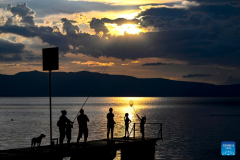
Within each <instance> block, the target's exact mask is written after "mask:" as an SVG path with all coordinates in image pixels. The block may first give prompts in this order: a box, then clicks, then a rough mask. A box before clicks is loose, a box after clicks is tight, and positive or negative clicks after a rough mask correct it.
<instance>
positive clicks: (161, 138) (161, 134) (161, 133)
mask: <svg viewBox="0 0 240 160" xmlns="http://www.w3.org/2000/svg"><path fill="white" fill-rule="evenodd" d="M160 126H161V139H162V123H161V124H160Z"/></svg>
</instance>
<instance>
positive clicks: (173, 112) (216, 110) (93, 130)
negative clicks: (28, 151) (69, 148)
mask: <svg viewBox="0 0 240 160" xmlns="http://www.w3.org/2000/svg"><path fill="white" fill-rule="evenodd" d="M85 99H86V98H84V97H61V98H60V97H53V98H52V103H53V106H52V119H53V138H57V137H59V133H58V127H57V126H56V124H57V121H58V119H59V116H60V115H61V110H64V109H65V110H67V117H68V118H69V119H71V120H73V119H74V118H75V116H76V114H77V112H78V111H79V109H80V108H81V106H82V104H83V102H84V101H85ZM130 100H133V101H134V108H135V110H136V112H137V113H138V114H139V115H140V116H144V115H146V117H147V123H150V122H157V123H158V122H159V123H163V141H158V142H157V146H156V154H155V158H156V159H162V160H165V159H179V160H182V159H187V160H188V159H194V160H195V159H240V156H239V155H240V150H239V149H238V148H240V147H238V145H240V106H239V105H240V98H161V97H156V98H148V97H144V98H142V97H132V98H126V97H115V98H112V97H103V98H97V97H90V98H89V100H88V102H87V103H86V105H85V106H84V110H85V114H87V115H88V117H89V119H90V122H89V125H88V128H89V138H88V140H95V139H102V138H106V122H107V121H106V114H107V113H108V110H109V108H110V107H112V108H113V113H114V114H115V121H116V122H117V124H118V125H116V127H115V133H114V136H115V137H123V136H124V127H123V125H124V121H123V120H124V114H125V113H129V115H130V116H129V117H130V119H131V120H132V121H133V122H139V120H138V119H137V117H136V115H135V114H134V110H133V108H131V107H130V106H129V101H130ZM11 119H13V120H14V121H11ZM130 128H131V126H130ZM137 129H138V131H137V136H139V137H140V133H139V128H137ZM158 131H159V126H151V125H146V137H157V133H158ZM40 134H45V135H46V138H45V139H43V141H42V145H44V144H49V99H48V98H47V97H36V98H34V97H33V98H32V97H31V98H29V97H28V98H24V97H17V98H13V97H12V98H0V149H1V150H4V149H11V148H19V147H30V142H31V139H32V138H33V137H37V136H39V135H40ZM77 134H78V124H77V123H74V128H73V131H72V142H75V141H76V139H77ZM81 141H82V139H81ZM222 141H235V142H236V148H237V150H236V156H234V157H223V156H221V142H222ZM65 142H66V140H65ZM115 159H120V154H119V153H118V156H117V157H116V158H115Z"/></svg>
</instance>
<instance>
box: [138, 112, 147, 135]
mask: <svg viewBox="0 0 240 160" xmlns="http://www.w3.org/2000/svg"><path fill="white" fill-rule="evenodd" d="M136 115H137V117H138V119H139V120H140V121H141V122H140V131H141V133H142V139H143V140H144V138H145V137H144V136H145V134H144V131H145V128H144V125H145V122H146V120H147V119H146V116H144V117H142V119H141V118H140V117H139V116H138V114H136Z"/></svg>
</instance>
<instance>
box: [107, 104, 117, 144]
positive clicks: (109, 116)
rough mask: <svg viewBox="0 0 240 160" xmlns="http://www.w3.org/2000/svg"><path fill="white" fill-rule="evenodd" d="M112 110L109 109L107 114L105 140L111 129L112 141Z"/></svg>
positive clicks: (113, 122)
mask: <svg viewBox="0 0 240 160" xmlns="http://www.w3.org/2000/svg"><path fill="white" fill-rule="evenodd" d="M112 112H113V109H112V108H109V113H108V114H107V139H108V140H109V132H110V129H111V140H113V130H114V124H116V123H115V121H114V119H113V118H114V114H113V113H112Z"/></svg>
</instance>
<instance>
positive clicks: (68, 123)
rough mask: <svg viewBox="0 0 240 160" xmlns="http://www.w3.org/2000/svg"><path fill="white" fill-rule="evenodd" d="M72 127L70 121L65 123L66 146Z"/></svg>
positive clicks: (69, 139) (70, 136)
mask: <svg viewBox="0 0 240 160" xmlns="http://www.w3.org/2000/svg"><path fill="white" fill-rule="evenodd" d="M72 128H73V124H72V123H71V122H70V121H68V122H67V125H66V136H67V144H68V146H69V145H70V141H71V139H72Z"/></svg>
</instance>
